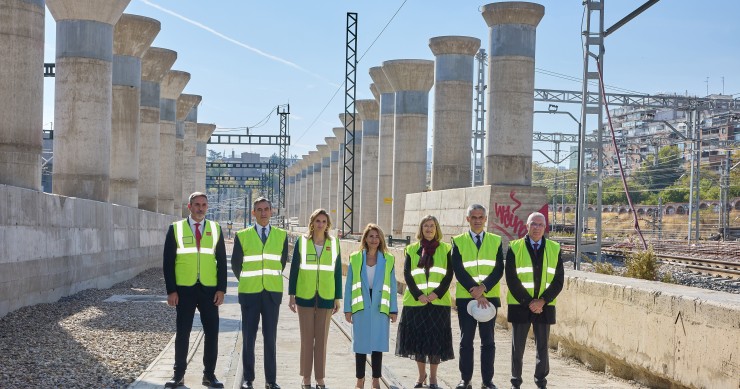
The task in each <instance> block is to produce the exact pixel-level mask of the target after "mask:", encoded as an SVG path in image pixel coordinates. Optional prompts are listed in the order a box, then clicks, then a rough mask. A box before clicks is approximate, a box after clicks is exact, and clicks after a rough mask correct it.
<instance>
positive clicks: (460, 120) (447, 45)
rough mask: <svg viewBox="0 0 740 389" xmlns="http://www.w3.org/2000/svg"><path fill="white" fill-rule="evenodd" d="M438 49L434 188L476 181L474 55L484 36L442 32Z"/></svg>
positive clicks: (431, 45)
mask: <svg viewBox="0 0 740 389" xmlns="http://www.w3.org/2000/svg"><path fill="white" fill-rule="evenodd" d="M429 48H430V49H431V50H432V53H434V56H435V59H434V126H433V127H432V128H433V135H432V139H433V146H432V180H431V189H432V190H444V189H455V188H466V187H469V186H471V183H472V169H471V162H470V161H471V147H470V139H471V138H472V129H473V70H474V66H473V65H474V63H473V56H474V55H475V53H477V52H478V49H479V48H480V39H478V38H472V37H467V36H439V37H434V38H432V39H430V40H429Z"/></svg>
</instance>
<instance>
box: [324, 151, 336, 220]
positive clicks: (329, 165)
mask: <svg viewBox="0 0 740 389" xmlns="http://www.w3.org/2000/svg"><path fill="white" fill-rule="evenodd" d="M324 141H326V148H327V149H326V154H324V160H323V161H322V166H323V167H324V169H326V171H327V172H328V174H327V177H326V181H322V185H326V191H322V192H321V195H322V198H321V203H322V204H326V206H325V207H324V209H326V212H329V215H331V211H332V209H333V208H334V206H335V204H332V202H331V199H332V196H331V194H332V190H333V187H332V183H333V182H334V180H335V179H336V177H337V172H336V171H335V169H336V166H335V163H334V162H335V161H332V159H331V157H332V154H333V153H334V151H336V148H337V146H336V144H335V143H336V142H335V141H336V138H335V137H333V136H327V137H325V138H324ZM323 178H324V177H323V176H322V179H323ZM334 193H336V191H334Z"/></svg>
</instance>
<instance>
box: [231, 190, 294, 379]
mask: <svg viewBox="0 0 740 389" xmlns="http://www.w3.org/2000/svg"><path fill="white" fill-rule="evenodd" d="M252 215H253V216H254V217H255V219H256V221H257V223H256V224H254V225H252V226H250V227H248V228H246V229H243V230H241V231H239V232H237V233H236V237H235V238H234V251H233V253H232V254H231V270H232V271H233V272H234V275H235V276H236V278H237V279H238V280H239V304H240V305H241V310H242V366H243V369H244V377H243V381H242V385H241V387H242V388H243V389H253V388H254V386H253V385H252V382H253V381H254V377H255V373H254V360H255V357H254V344H255V342H256V341H257V328H258V327H259V324H260V316H261V317H262V336H263V340H264V363H265V382H266V384H265V388H267V389H280V386H279V385H278V384H277V383H276V382H275V380H276V376H277V355H276V347H277V323H278V314H279V313H280V302H281V301H282V299H283V269H285V264H286V262H287V261H288V239H287V233H286V232H285V230H283V229H280V228H277V227H274V226H271V225H270V217H272V203H271V202H270V200H268V199H266V198H264V197H259V198H257V199H256V200H254V202H253V203H252Z"/></svg>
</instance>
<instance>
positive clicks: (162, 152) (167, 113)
mask: <svg viewBox="0 0 740 389" xmlns="http://www.w3.org/2000/svg"><path fill="white" fill-rule="evenodd" d="M189 81H190V73H187V72H182V71H179V70H170V71H168V72H167V73H166V74H165V76H164V78H163V79H162V83H161V85H160V99H159V110H160V111H159V135H160V137H159V188H158V190H159V193H158V194H157V210H158V211H159V212H160V213H165V214H168V215H179V214H180V212H177V213H175V175H176V174H177V170H176V169H175V161H176V155H175V152H176V151H177V149H176V142H175V135H176V131H177V130H176V121H177V98H178V97H180V94H181V93H182V90H183V89H185V85H187V83H188V82H189ZM178 204H179V203H178ZM177 208H178V209H179V208H180V206H179V205H178V207H177Z"/></svg>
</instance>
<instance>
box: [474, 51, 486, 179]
mask: <svg viewBox="0 0 740 389" xmlns="http://www.w3.org/2000/svg"><path fill="white" fill-rule="evenodd" d="M475 59H476V61H478V78H477V83H476V85H475V129H473V186H481V185H483V161H484V159H485V157H484V156H483V144H484V142H485V141H486V123H485V118H486V93H485V91H486V88H487V86H486V70H485V68H486V63H488V54H486V51H485V50H484V49H480V50H478V54H476V55H475Z"/></svg>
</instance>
